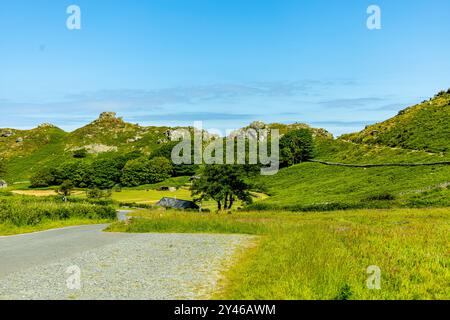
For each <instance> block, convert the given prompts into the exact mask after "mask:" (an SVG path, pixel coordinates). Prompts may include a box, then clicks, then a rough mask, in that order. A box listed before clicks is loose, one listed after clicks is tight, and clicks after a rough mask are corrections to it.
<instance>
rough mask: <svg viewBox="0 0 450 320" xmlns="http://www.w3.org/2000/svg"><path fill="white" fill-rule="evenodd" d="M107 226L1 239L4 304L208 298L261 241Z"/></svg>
mask: <svg viewBox="0 0 450 320" xmlns="http://www.w3.org/2000/svg"><path fill="white" fill-rule="evenodd" d="M125 214H126V212H119V213H118V215H119V219H124V218H125ZM106 226H107V225H86V226H77V227H68V228H63V229H55V230H48V231H43V232H37V233H32V234H24V235H16V236H8V237H0V299H52V300H62V299H204V298H208V297H210V296H211V294H213V293H214V292H215V291H216V290H218V280H220V277H221V274H222V273H223V271H224V269H226V268H227V267H228V266H229V265H230V263H231V260H232V256H233V254H234V253H235V251H236V249H238V248H240V247H242V246H246V245H248V244H249V243H250V242H251V241H252V239H253V237H249V236H242V235H209V234H208V235H207V234H130V233H107V232H102V230H104V228H105V227H106ZM74 279H75V280H76V281H75V282H74ZM74 284H75V285H74ZM77 284H78V285H77Z"/></svg>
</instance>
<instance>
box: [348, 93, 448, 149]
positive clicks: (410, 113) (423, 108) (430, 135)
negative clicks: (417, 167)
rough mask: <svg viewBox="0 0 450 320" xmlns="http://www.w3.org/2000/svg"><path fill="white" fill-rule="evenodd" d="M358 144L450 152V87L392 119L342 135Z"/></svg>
mask: <svg viewBox="0 0 450 320" xmlns="http://www.w3.org/2000/svg"><path fill="white" fill-rule="evenodd" d="M341 139H343V140H348V141H352V142H356V143H367V144H379V145H386V146H390V147H400V148H405V149H414V150H425V151H429V152H448V151H450V89H449V90H448V91H447V92H441V93H439V94H437V95H436V96H435V97H434V98H432V99H430V100H428V101H424V102H422V103H420V104H418V105H415V106H412V107H410V108H407V109H404V110H402V111H400V112H399V114H398V115H397V116H396V117H394V118H392V119H389V120H386V121H384V122H381V123H377V124H374V125H372V126H368V127H367V128H366V129H365V130H363V131H361V132H359V133H353V134H347V135H343V136H342V137H341Z"/></svg>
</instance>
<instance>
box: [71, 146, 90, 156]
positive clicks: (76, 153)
mask: <svg viewBox="0 0 450 320" xmlns="http://www.w3.org/2000/svg"><path fill="white" fill-rule="evenodd" d="M87 155H88V152H87V150H86V149H84V148H83V149H78V150H75V151H74V152H73V157H74V158H76V159H83V158H86V157H87Z"/></svg>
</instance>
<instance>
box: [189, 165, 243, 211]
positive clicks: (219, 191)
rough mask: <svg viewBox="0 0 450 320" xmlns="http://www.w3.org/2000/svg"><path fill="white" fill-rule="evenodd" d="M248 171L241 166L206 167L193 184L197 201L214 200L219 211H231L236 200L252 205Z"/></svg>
mask: <svg viewBox="0 0 450 320" xmlns="http://www.w3.org/2000/svg"><path fill="white" fill-rule="evenodd" d="M250 189H251V183H250V182H249V174H248V171H246V170H245V168H244V166H241V165H205V166H203V167H202V169H201V171H200V177H199V178H198V179H195V180H194V182H193V183H192V187H191V191H192V196H193V197H194V199H195V200H196V201H203V200H210V199H211V200H214V201H216V202H217V209H218V210H219V211H220V210H230V209H231V208H232V206H233V204H234V203H235V202H236V200H241V201H243V202H245V203H251V201H252V197H251V194H250Z"/></svg>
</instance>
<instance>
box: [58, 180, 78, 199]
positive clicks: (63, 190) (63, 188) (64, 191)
mask: <svg viewBox="0 0 450 320" xmlns="http://www.w3.org/2000/svg"><path fill="white" fill-rule="evenodd" d="M73 188H74V187H73V182H72V181H70V180H65V181H64V182H63V183H62V184H61V185H60V186H59V188H58V190H57V192H58V194H60V195H62V196H64V199H65V198H66V197H68V196H70V194H71V193H72V190H73ZM65 201H66V199H65Z"/></svg>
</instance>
